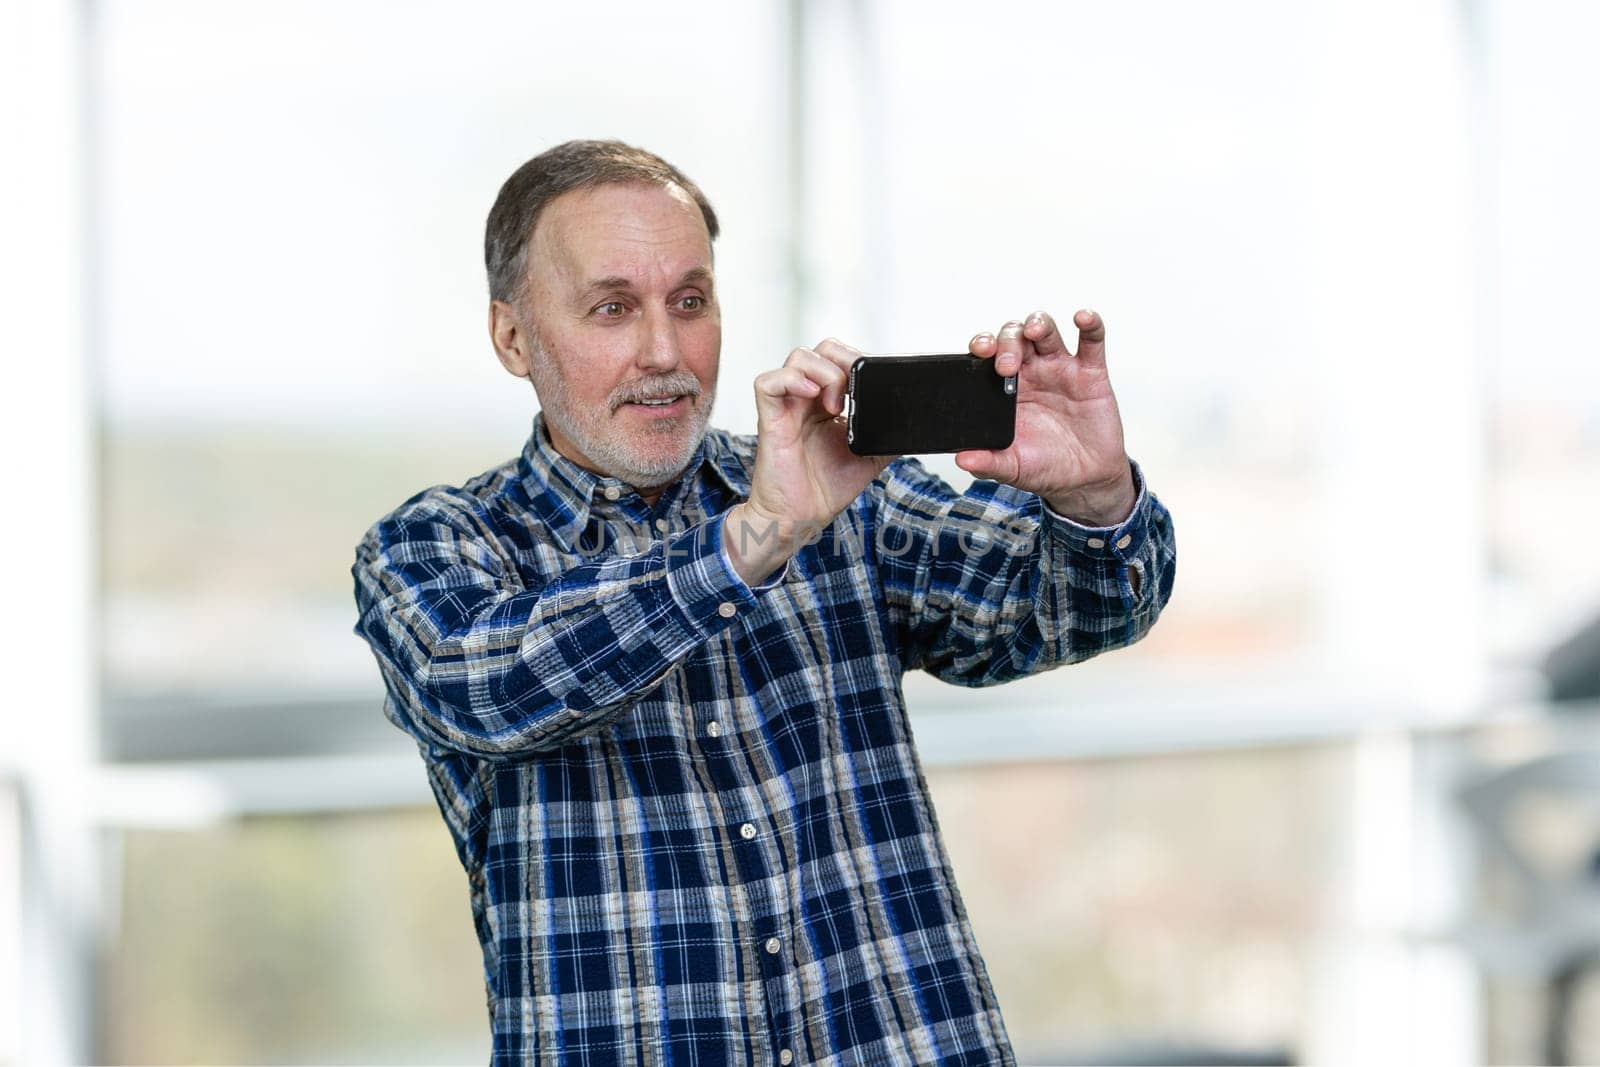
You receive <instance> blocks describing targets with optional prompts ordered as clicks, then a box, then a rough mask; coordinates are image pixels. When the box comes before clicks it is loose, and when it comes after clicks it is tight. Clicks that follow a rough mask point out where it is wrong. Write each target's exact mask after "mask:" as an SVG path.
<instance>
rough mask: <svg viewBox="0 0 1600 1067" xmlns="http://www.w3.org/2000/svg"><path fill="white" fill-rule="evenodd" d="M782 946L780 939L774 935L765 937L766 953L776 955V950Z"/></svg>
mask: <svg viewBox="0 0 1600 1067" xmlns="http://www.w3.org/2000/svg"><path fill="white" fill-rule="evenodd" d="M782 947H783V943H782V942H781V941H779V940H778V939H777V938H775V937H769V938H767V944H766V949H767V955H769V956H776V955H777V954H778V950H779V949H780V948H782Z"/></svg>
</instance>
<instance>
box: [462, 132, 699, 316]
mask: <svg viewBox="0 0 1600 1067" xmlns="http://www.w3.org/2000/svg"><path fill="white" fill-rule="evenodd" d="M627 182H647V183H649V184H651V185H663V186H666V185H676V186H677V187H678V188H680V189H682V190H683V191H684V192H686V193H688V194H689V195H690V196H691V197H693V198H694V202H695V203H696V204H697V205H698V206H699V208H700V214H701V215H702V216H703V217H704V218H705V221H706V231H707V232H708V233H709V234H710V235H711V239H712V240H713V241H714V240H716V238H717V232H718V226H717V213H716V212H715V211H713V210H712V209H711V201H709V200H707V199H706V195H705V194H704V193H702V192H701V191H700V187H699V186H698V185H696V184H695V183H694V182H692V181H690V180H689V179H688V178H687V177H685V176H684V174H683V172H682V171H680V170H679V169H678V168H677V167H674V166H673V165H672V164H671V163H668V162H667V161H666V160H664V159H662V158H661V157H660V156H658V155H656V154H655V153H654V152H647V151H645V150H644V149H643V148H635V147H634V146H632V145H628V144H623V143H622V142H621V141H567V142H566V143H565V144H558V145H556V146H555V147H554V148H551V149H548V150H546V151H544V152H541V153H539V154H538V155H536V156H534V157H533V158H532V159H530V160H528V161H527V162H526V163H524V164H523V165H522V166H520V167H518V168H517V169H516V171H515V173H513V174H512V175H511V177H509V178H507V179H506V182H505V184H504V185H502V186H501V187H500V195H499V196H497V197H495V200H494V206H493V207H492V208H490V209H489V222H488V225H487V226H486V227H485V229H484V235H483V263H484V267H485V268H486V269H487V270H488V272H489V298H490V299H491V300H506V301H514V300H516V299H517V297H518V296H519V295H521V292H522V287H523V283H524V282H525V280H526V275H527V270H528V239H529V238H530V237H531V236H533V226H534V223H536V222H538V221H539V213H540V212H542V211H543V210H544V208H545V205H546V204H548V203H549V202H550V201H552V200H554V199H555V198H556V197H558V196H560V195H561V194H562V193H570V192H571V191H572V190H574V189H591V188H593V187H595V186H597V185H613V184H625V183H627Z"/></svg>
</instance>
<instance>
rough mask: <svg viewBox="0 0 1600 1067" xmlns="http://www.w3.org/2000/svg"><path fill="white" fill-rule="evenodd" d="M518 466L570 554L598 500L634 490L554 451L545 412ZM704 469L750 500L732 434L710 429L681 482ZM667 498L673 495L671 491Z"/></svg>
mask: <svg viewBox="0 0 1600 1067" xmlns="http://www.w3.org/2000/svg"><path fill="white" fill-rule="evenodd" d="M519 466H520V468H521V469H520V474H521V477H522V484H523V488H524V489H525V490H526V491H527V494H528V500H529V505H530V507H531V508H532V510H533V511H534V512H535V514H537V515H538V516H539V518H540V519H542V520H543V521H544V523H545V525H546V526H547V527H548V528H549V530H550V532H551V533H552V534H553V535H554V536H555V538H556V540H557V541H559V542H560V543H561V546H562V547H563V548H565V549H567V550H568V551H573V550H574V546H575V545H577V544H578V540H579V538H580V537H582V535H583V532H584V530H585V529H587V527H588V525H589V513H590V511H591V510H593V507H594V498H595V494H597V493H600V494H603V493H605V492H606V490H607V489H608V488H614V489H616V490H618V491H619V492H622V493H626V492H628V491H629V490H630V486H629V485H628V484H627V483H626V482H624V481H623V480H622V479H620V478H613V477H610V476H608V475H601V474H595V473H594V472H593V471H588V470H585V469H584V468H582V467H580V466H578V464H576V463H574V462H573V461H572V460H570V459H568V458H567V457H566V456H563V455H562V454H561V453H560V452H558V451H556V448H555V446H554V445H552V444H551V443H550V435H549V432H548V431H547V430H546V429H545V419H544V412H542V411H541V412H539V413H538V414H536V415H535V416H534V417H533V431H532V432H531V433H530V434H529V435H528V440H527V443H526V444H524V445H523V447H522V457H521V460H520V461H519ZM702 469H704V470H705V471H707V472H708V473H709V474H710V475H711V476H712V477H714V479H715V480H716V481H718V482H720V483H721V484H722V485H723V486H724V487H725V488H727V490H728V491H729V492H730V493H732V494H733V495H734V497H736V498H737V499H740V500H742V499H744V498H745V497H747V496H749V495H750V475H749V472H748V471H746V469H745V466H744V464H743V463H742V462H741V461H740V458H739V456H738V454H737V453H736V452H735V451H734V450H733V449H732V448H730V447H729V440H728V434H727V433H725V432H724V431H722V430H717V429H713V428H707V430H706V433H705V436H704V437H702V438H701V440H700V444H699V446H698V447H696V449H695V451H694V454H693V455H692V456H690V457H689V462H688V464H687V465H686V466H685V467H684V469H683V473H682V474H681V475H679V476H678V479H677V481H682V480H683V479H686V478H687V479H691V480H692V479H694V478H695V477H696V476H698V474H699V473H700V471H701V470H702ZM674 484H676V482H674ZM666 492H667V493H668V494H670V493H671V492H672V487H671V486H669V487H668V488H667V490H666Z"/></svg>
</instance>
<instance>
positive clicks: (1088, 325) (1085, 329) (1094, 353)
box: [1072, 308, 1106, 367]
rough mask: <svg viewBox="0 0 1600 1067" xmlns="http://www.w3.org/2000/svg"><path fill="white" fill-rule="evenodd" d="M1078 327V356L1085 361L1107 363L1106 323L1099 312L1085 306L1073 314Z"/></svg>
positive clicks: (1101, 364) (1075, 324)
mask: <svg viewBox="0 0 1600 1067" xmlns="http://www.w3.org/2000/svg"><path fill="white" fill-rule="evenodd" d="M1072 324H1073V325H1074V326H1076V327H1077V328H1078V358H1079V359H1080V360H1082V361H1083V362H1085V363H1095V364H1099V365H1100V366H1102V367H1103V366H1105V364H1106V324H1105V320H1104V319H1102V318H1101V317H1100V314H1099V312H1096V311H1090V310H1089V309H1088V308H1084V309H1083V310H1082V311H1080V312H1078V313H1077V314H1076V315H1074V316H1072Z"/></svg>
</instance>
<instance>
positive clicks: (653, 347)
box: [639, 310, 682, 373]
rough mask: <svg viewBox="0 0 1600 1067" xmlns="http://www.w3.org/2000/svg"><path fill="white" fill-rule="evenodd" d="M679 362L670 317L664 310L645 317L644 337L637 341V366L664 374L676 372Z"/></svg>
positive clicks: (674, 333)
mask: <svg viewBox="0 0 1600 1067" xmlns="http://www.w3.org/2000/svg"><path fill="white" fill-rule="evenodd" d="M681 360H682V354H681V353H680V352H679V351H678V331H677V328H676V323H674V322H673V321H672V317H671V316H670V315H668V314H667V313H666V311H665V310H660V311H657V312H656V313H655V314H653V315H646V316H645V320H644V336H643V337H641V338H640V339H639V366H640V367H641V368H644V369H647V370H652V371H656V372H658V373H664V372H666V371H671V370H676V369H677V367H678V364H679V362H681Z"/></svg>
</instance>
